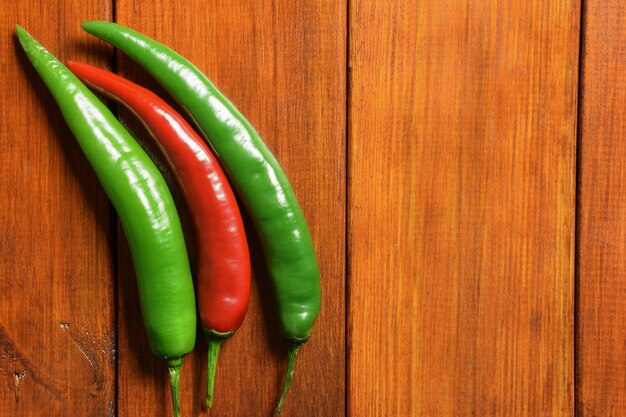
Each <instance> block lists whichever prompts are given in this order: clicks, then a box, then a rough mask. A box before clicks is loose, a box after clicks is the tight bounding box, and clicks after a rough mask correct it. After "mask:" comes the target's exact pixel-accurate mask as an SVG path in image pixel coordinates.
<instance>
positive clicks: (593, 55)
mask: <svg viewBox="0 0 626 417" xmlns="http://www.w3.org/2000/svg"><path fill="white" fill-rule="evenodd" d="M624 19H626V4H624V2H621V1H617V0H611V1H598V0H589V1H587V2H586V5H585V13H584V16H583V33H584V40H583V49H582V51H583V52H582V58H583V60H582V62H583V63H584V64H583V71H582V75H581V84H580V85H581V96H580V97H581V102H580V115H581V116H580V140H579V146H580V148H579V155H580V156H579V158H580V159H579V161H580V165H579V166H580V171H579V179H580V180H579V184H580V185H579V194H578V207H579V214H578V215H579V217H578V230H577V233H578V236H577V237H578V252H577V255H578V256H577V257H578V291H577V294H578V295H577V299H578V303H577V305H578V314H577V317H578V321H577V329H578V331H577V341H576V342H577V380H576V393H577V396H576V398H577V415H579V416H580V417H582V416H618V415H624V414H625V413H626V282H625V281H624V276H625V275H626V250H624V242H625V241H626V197H625V196H626V144H625V143H624V137H626V123H625V120H626V105H625V103H626V73H625V72H624V68H626V27H625V26H624Z"/></svg>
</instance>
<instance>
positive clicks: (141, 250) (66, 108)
mask: <svg viewBox="0 0 626 417" xmlns="http://www.w3.org/2000/svg"><path fill="white" fill-rule="evenodd" d="M16 31H17V34H18V37H19V40H20V43H21V44H22V47H23V48H24V51H25V52H26V55H27V56H28V59H30V61H31V62H32V63H33V65H34V67H35V69H36V70H37V72H38V73H39V75H40V76H41V78H42V79H43V81H44V82H45V84H46V85H47V86H48V88H49V89H50V92H51V93H52V95H53V96H54V99H55V100H56V101H57V103H58V105H59V107H60V108H61V112H62V113H63V117H64V118H65V120H66V122H67V124H68V125H69V127H70V129H71V130H72V132H73V133H74V136H75V137H76V139H77V141H78V143H79V144H80V147H81V148H82V150H83V152H84V153H85V155H86V156H87V159H88V160H89V162H90V163H91V165H92V167H93V168H94V170H95V172H96V175H97V176H98V179H99V180H100V183H101V184H102V186H103V187H104V190H105V192H106V193H107V195H108V196H109V198H110V199H111V201H112V203H113V205H114V207H115V209H116V210H117V213H118V214H119V217H120V221H121V223H122V226H123V228H124V232H125V233H126V236H127V238H128V243H129V246H130V250H131V254H132V257H133V261H134V265H135V271H136V275H137V284H138V287H139V297H140V301H141V309H142V312H143V318H144V323H145V326H146V331H147V333H148V339H149V341H150V346H151V348H152V350H153V352H154V353H155V354H156V355H158V356H160V357H162V358H164V359H165V360H167V363H168V367H169V374H170V383H171V389H172V400H173V403H174V413H175V415H176V416H178V415H179V404H178V379H179V377H180V368H181V366H182V363H183V358H184V355H185V354H187V353H189V352H190V351H191V350H193V347H194V343H195V338H196V308H195V297H194V290H193V281H192V278H191V272H190V268H189V261H188V258H187V250H186V248H185V241H184V238H183V232H182V228H181V225H180V220H179V218H178V213H177V211H176V207H175V206H174V201H173V199H172V196H171V194H170V192H169V189H168V187H167V185H166V183H165V180H164V179H163V177H162V176H161V174H160V172H159V170H158V169H157V167H156V166H155V165H154V163H153V162H152V161H151V160H150V158H149V157H148V155H147V154H146V153H145V152H144V151H143V149H142V148H141V147H140V146H139V144H137V142H136V141H135V140H134V139H133V137H132V136H131V135H130V134H129V133H128V132H127V131H126V129H124V128H123V127H122V125H121V124H120V123H119V122H118V121H117V119H116V118H115V117H114V116H113V114H111V112H110V111H109V110H108V109H107V107H106V106H105V105H104V104H102V102H100V100H98V99H97V98H96V96H94V95H93V93H91V91H89V89H88V88H87V87H85V86H84V85H83V84H82V83H81V82H80V81H79V80H78V78H76V76H74V74H72V72H71V71H69V70H68V69H67V68H66V67H65V66H64V65H63V64H62V63H61V62H60V61H59V60H58V59H56V58H55V57H54V56H53V55H52V54H50V53H49V52H48V51H47V50H46V49H45V48H44V47H43V46H41V44H39V43H38V42H37V41H36V40H35V39H34V38H33V37H32V36H31V35H30V34H29V33H28V32H26V31H25V30H24V29H23V28H22V27H20V26H17V27H16Z"/></svg>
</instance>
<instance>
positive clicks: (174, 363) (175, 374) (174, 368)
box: [167, 358, 184, 417]
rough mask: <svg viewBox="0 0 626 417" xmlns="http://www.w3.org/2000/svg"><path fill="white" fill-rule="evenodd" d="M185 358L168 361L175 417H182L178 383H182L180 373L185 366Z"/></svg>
mask: <svg viewBox="0 0 626 417" xmlns="http://www.w3.org/2000/svg"><path fill="white" fill-rule="evenodd" d="M183 361H184V358H175V359H168V361H167V370H168V371H169V374H170V389H171V391H172V406H173V408H174V417H180V399H179V392H178V383H179V381H180V371H181V368H182V366H183Z"/></svg>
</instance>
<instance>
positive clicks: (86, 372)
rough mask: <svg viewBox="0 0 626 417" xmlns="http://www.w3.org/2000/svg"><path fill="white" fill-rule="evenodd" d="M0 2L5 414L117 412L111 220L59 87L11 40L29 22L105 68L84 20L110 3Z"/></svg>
mask: <svg viewBox="0 0 626 417" xmlns="http://www.w3.org/2000/svg"><path fill="white" fill-rule="evenodd" d="M75 6H76V3H75V2H70V1H59V2H54V3H53V2H41V1H32V0H25V1H19V2H3V3H2V7H0V28H1V29H0V39H1V42H2V43H1V44H2V48H1V50H0V65H1V66H2V72H1V73H0V170H1V172H0V190H1V191H0V193H1V194H0V195H1V203H0V223H1V224H2V227H3V230H2V233H0V258H1V260H2V263H1V264H0V294H1V295H0V381H1V384H0V415H2V416H50V417H52V416H63V417H65V416H70V415H75V416H107V415H110V416H112V415H114V414H113V413H114V412H115V386H114V377H115V360H114V349H115V298H114V272H115V271H114V257H113V256H112V255H113V253H114V242H113V240H112V239H111V238H112V235H111V233H112V231H113V229H112V227H113V226H114V224H115V223H114V222H115V219H114V217H113V213H112V209H111V207H110V205H109V203H108V201H107V199H106V197H105V195H104V193H103V192H102V189H101V187H100V185H99V184H98V181H97V179H96V177H95V175H94V174H93V171H92V169H91V167H90V166H89V164H88V162H87V160H86V159H85V158H84V156H83V155H82V153H81V151H80V149H79V147H78V145H77V143H76V141H75V140H74V137H73V136H72V134H71V133H70V131H69V129H68V128H67V126H66V125H65V123H64V122H63V119H62V118H61V113H60V111H59V110H58V108H57V106H56V104H55V103H54V100H53V99H52V96H51V95H50V93H49V92H48V91H47V89H46V87H45V86H44V84H43V82H42V81H41V80H40V78H39V77H38V76H37V73H36V72H35V70H34V68H33V67H32V65H31V64H30V62H29V61H28V59H27V58H26V56H25V54H24V53H23V52H22V50H21V48H20V47H19V46H18V43H17V41H16V39H15V38H14V36H13V34H14V30H15V24H16V23H19V24H21V25H23V26H24V27H25V28H27V30H29V31H30V32H31V33H32V34H33V36H35V37H36V38H37V39H39V40H40V41H41V42H42V43H43V44H44V45H45V46H47V47H49V49H50V50H51V51H52V52H53V53H54V54H56V55H57V56H58V57H59V58H61V59H63V60H64V59H66V58H69V57H72V58H80V59H83V60H86V61H89V62H92V63H95V64H98V65H103V66H106V65H107V62H108V59H109V58H110V57H111V51H110V49H109V48H105V47H104V46H102V45H98V44H97V43H95V42H92V43H90V44H89V48H86V47H85V46H86V45H85V42H84V37H83V36H82V35H81V34H80V26H79V24H80V22H81V21H83V20H85V19H110V18H111V6H110V3H109V2H105V1H96V0H90V1H83V2H81V7H80V8H77V7H75Z"/></svg>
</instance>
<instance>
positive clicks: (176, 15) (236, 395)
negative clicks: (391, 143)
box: [116, 0, 346, 417]
mask: <svg viewBox="0 0 626 417" xmlns="http://www.w3.org/2000/svg"><path fill="white" fill-rule="evenodd" d="M116 3H117V13H116V15H117V19H118V22H119V23H122V24H125V25H128V26H131V27H133V28H135V29H137V30H139V31H141V32H143V33H145V34H147V35H148V36H151V37H154V38H156V39H159V40H161V41H162V42H164V43H166V44H168V45H170V46H171V47H173V48H174V49H176V50H177V51H179V52H180V53H181V54H183V55H184V56H185V57H187V58H189V59H190V60H191V61H192V62H194V63H195V64H196V65H197V66H198V67H199V68H201V69H202V70H203V71H204V72H205V73H206V74H208V76H209V77H210V78H211V79H212V80H213V81H214V82H215V83H216V84H217V85H218V87H219V88H220V89H221V90H222V91H223V92H224V93H225V94H226V95H227V96H228V97H229V98H230V99H231V100H232V101H233V102H234V103H235V104H236V105H237V106H238V107H239V108H240V109H241V110H242V112H243V113H244V114H245V115H246V117H248V119H249V120H250V121H251V122H252V124H253V125H254V126H255V127H256V128H257V130H258V131H259V132H260V134H261V136H262V137H263V138H264V139H265V140H266V142H267V143H268V146H269V147H270V148H271V150H272V151H273V152H274V153H275V155H276V157H277V158H278V160H279V161H280V163H281V164H282V166H283V167H284V168H285V171H286V172H287V175H288V176H289V178H290V179H291V181H292V184H293V186H294V188H295V190H296V193H297V195H298V197H299V199H300V202H301V204H302V206H303V209H304V212H305V215H306V216H307V219H308V220H309V225H310V227H311V229H312V234H313V239H314V241H315V245H316V248H317V251H318V255H319V261H320V265H321V268H322V277H323V284H322V285H323V293H324V303H323V304H324V305H323V311H322V314H321V316H320V318H319V320H318V322H317V324H316V328H315V330H314V334H313V336H312V338H311V340H310V342H309V343H308V344H307V345H306V346H305V347H304V348H303V349H302V351H301V355H299V358H298V365H297V371H296V372H297V373H296V378H295V380H294V385H293V386H292V391H291V393H290V397H289V400H288V402H287V404H286V406H285V408H284V411H283V412H284V414H285V415H289V416H307V417H309V416H324V417H327V416H338V415H343V414H344V409H345V404H344V398H345V390H344V379H345V377H344V374H345V363H344V359H345V352H344V344H345V333H344V324H345V313H344V281H345V279H344V268H345V265H344V260H345V158H346V154H345V100H346V97H345V91H346V85H345V83H346V71H345V68H346V26H345V21H346V15H345V13H346V11H345V5H344V4H342V3H341V2H334V1H330V0H327V1H306V2H283V3H281V4H278V3H276V4H275V3H274V2H231V1H227V0H223V1H217V2H211V3H210V4H209V3H207V2H204V1H202V0H195V1H190V2H186V3H185V5H184V7H182V6H181V5H180V4H179V2H176V1H174V0H157V1H153V2H151V4H150V7H142V2H140V1H130V0H118V1H117V2H116ZM119 62H120V66H119V68H120V72H121V73H122V74H124V75H125V76H127V77H129V78H130V79H132V80H134V81H137V82H139V83H141V84H144V85H148V86H150V87H154V82H153V81H151V80H150V79H149V78H148V76H147V75H146V73H145V72H143V71H140V70H139V68H137V66H135V65H133V64H131V63H130V62H129V60H128V59H126V58H124V57H120V60H119ZM158 91H160V92H162V90H160V89H158ZM122 117H123V119H124V120H125V121H127V122H128V123H129V125H131V126H133V130H135V131H136V133H137V136H139V137H143V139H142V141H144V142H146V143H147V142H150V140H149V139H147V138H146V137H145V136H146V135H145V132H143V131H142V130H141V129H140V127H139V126H138V125H136V124H133V122H132V121H130V119H131V117H130V115H128V114H126V113H122ZM251 244H252V248H251V250H252V252H253V258H254V259H253V268H254V272H255V277H253V288H252V300H251V305H250V310H249V313H248V316H247V318H246V321H245V322H244V325H243V326H242V328H241V329H240V331H239V332H238V334H237V335H235V336H234V337H233V338H232V339H231V340H230V341H229V342H228V343H226V344H225V345H224V347H223V350H222V353H221V355H220V363H219V368H218V374H217V380H216V392H215V395H216V396H215V403H214V409H213V412H212V413H213V414H215V415H220V416H258V415H269V414H270V413H271V410H272V409H273V407H274V406H275V404H276V401H277V398H278V395H279V391H280V386H281V384H282V378H283V373H284V371H285V366H286V346H285V343H284V342H283V341H282V339H281V338H280V336H279V334H278V327H277V325H276V320H275V318H274V316H273V314H274V313H273V312H272V299H271V290H270V287H269V283H268V281H267V277H266V275H265V273H264V266H263V263H262V261H261V257H260V248H259V245H258V242H257V241H256V239H255V238H252V239H251ZM121 267H122V271H121V274H120V297H121V298H120V303H121V305H120V308H121V310H120V311H121V312H120V335H119V336H120V349H119V350H120V354H119V361H120V363H119V372H120V374H119V381H120V383H119V411H120V415H123V416H129V417H132V416H145V415H167V414H168V412H169V411H170V409H171V408H170V405H169V392H168V391H167V385H166V375H165V371H164V369H163V365H162V363H160V362H159V361H158V360H156V359H154V358H153V356H152V355H151V354H150V352H149V349H148V347H147V342H146V340H145V337H144V332H143V329H142V328H141V324H140V323H137V322H136V321H135V317H137V315H138V314H139V310H138V309H137V307H136V305H135V304H134V303H136V295H135V294H134V293H133V292H134V291H135V289H134V283H133V280H134V278H133V277H132V271H131V267H130V263H129V260H128V253H127V252H126V251H125V250H123V252H122V255H121ZM205 352H206V347H205V343H204V341H202V340H201V339H200V340H198V343H197V347H196V350H195V352H194V354H193V355H189V356H190V358H189V359H188V360H187V362H186V365H185V370H184V373H183V376H182V378H181V381H182V382H181V390H182V397H181V398H182V412H183V415H199V414H201V412H200V410H199V406H200V404H201V401H202V398H203V393H204V388H205V384H204V375H205V370H204V367H205V359H204V356H205ZM138 398H140V399H141V400H139V401H138Z"/></svg>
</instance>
